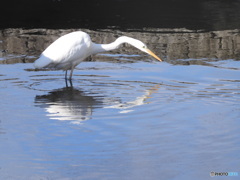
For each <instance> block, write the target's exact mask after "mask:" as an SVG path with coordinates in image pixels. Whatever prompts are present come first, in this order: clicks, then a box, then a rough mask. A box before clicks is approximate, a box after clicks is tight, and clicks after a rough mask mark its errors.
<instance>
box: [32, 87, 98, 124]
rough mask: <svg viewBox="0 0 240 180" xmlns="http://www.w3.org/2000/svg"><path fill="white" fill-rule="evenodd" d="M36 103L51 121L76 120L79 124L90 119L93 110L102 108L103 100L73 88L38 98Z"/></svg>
mask: <svg viewBox="0 0 240 180" xmlns="http://www.w3.org/2000/svg"><path fill="white" fill-rule="evenodd" d="M35 103H36V104H37V106H39V107H43V108H44V109H45V110H46V112H47V113H48V115H47V116H50V119H57V120H76V121H77V122H78V123H79V122H81V121H84V120H88V119H90V118H91V115H92V111H93V109H94V108H96V107H99V106H102V101H101V100H98V99H97V98H96V97H92V96H87V95H85V94H84V92H82V91H80V90H77V89H74V88H73V87H66V88H62V89H57V90H55V91H51V92H49V93H48V94H47V95H42V96H36V98H35Z"/></svg>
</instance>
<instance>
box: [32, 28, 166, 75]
mask: <svg viewBox="0 0 240 180" xmlns="http://www.w3.org/2000/svg"><path fill="white" fill-rule="evenodd" d="M123 43H128V44H131V45H132V46H134V47H136V48H138V49H139V50H141V51H143V52H145V53H148V54H150V55H151V56H153V57H154V58H156V59H157V60H159V61H162V60H161V59H160V58H159V57H158V56H156V55H155V54H154V53H153V52H152V51H150V50H149V49H148V48H147V46H146V45H145V44H144V43H143V42H141V41H139V40H137V39H133V38H130V37H127V36H121V37H119V38H117V39H116V40H115V41H114V42H112V43H110V44H95V43H93V42H92V41H91V38H90V36H89V35H88V34H87V33H85V32H82V31H76V32H72V33H69V34H66V35H64V36H62V37H60V38H58V39H57V40H56V41H54V42H53V43H52V44H51V45H49V46H48V47H47V48H46V49H45V50H44V51H43V52H42V54H41V55H40V57H39V58H38V59H37V60H36V61H35V62H34V67H35V68H37V69H41V68H50V69H59V70H60V69H61V70H64V71H66V73H65V79H67V71H68V70H71V72H70V76H69V79H71V78H72V74H73V70H74V68H75V67H76V66H77V65H78V64H79V63H80V62H82V61H83V60H84V59H86V58H87V57H88V56H90V55H93V54H97V53H101V52H105V51H111V50H114V49H117V48H118V47H119V46H120V45H121V44H123Z"/></svg>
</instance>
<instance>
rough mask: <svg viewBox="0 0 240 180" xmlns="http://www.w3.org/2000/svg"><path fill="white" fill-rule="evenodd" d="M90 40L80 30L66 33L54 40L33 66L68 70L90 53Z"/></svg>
mask: <svg viewBox="0 0 240 180" xmlns="http://www.w3.org/2000/svg"><path fill="white" fill-rule="evenodd" d="M91 45H92V41H91V39H90V37H89V35H88V34H87V33H85V32H82V31H77V32H72V33H69V34H66V35H64V36H62V37H60V38H59V39H57V40H56V41H54V42H53V43H52V44H51V45H50V46H48V47H47V49H46V50H44V51H43V52H42V54H41V55H40V57H39V58H38V59H37V60H36V61H35V63H34V66H35V68H54V69H62V70H70V69H73V68H74V67H75V66H77V65H78V64H79V63H80V62H81V61H83V60H84V59H85V58H87V57H88V56H89V55H90V54H91V53H90V52H89V50H90V49H91Z"/></svg>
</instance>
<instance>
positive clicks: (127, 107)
mask: <svg viewBox="0 0 240 180" xmlns="http://www.w3.org/2000/svg"><path fill="white" fill-rule="evenodd" d="M158 88H159V85H156V86H154V87H152V88H150V89H147V90H145V93H144V94H143V95H142V96H138V97H136V98H135V100H133V101H128V102H124V103H122V102H117V103H115V104H114V105H110V106H106V107H104V108H113V109H120V110H121V111H120V113H128V112H131V111H133V110H132V109H131V108H133V107H135V106H141V105H144V104H146V100H147V99H148V98H150V96H151V94H152V93H154V92H155V91H156V90H157V89H158Z"/></svg>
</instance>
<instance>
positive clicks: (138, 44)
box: [119, 36, 162, 61]
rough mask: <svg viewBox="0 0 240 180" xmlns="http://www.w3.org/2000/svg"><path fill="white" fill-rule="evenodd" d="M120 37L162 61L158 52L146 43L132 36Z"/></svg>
mask: <svg viewBox="0 0 240 180" xmlns="http://www.w3.org/2000/svg"><path fill="white" fill-rule="evenodd" d="M119 39H121V41H122V42H126V43H129V44H131V45H132V46H134V47H135V48H137V49H139V50H141V51H143V52H145V53H147V54H149V55H151V56H152V57H154V58H155V59H157V60H159V61H162V60H161V59H160V58H159V57H158V56H157V55H156V54H154V53H153V52H152V51H151V50H150V49H148V48H147V46H146V44H144V43H143V42H142V41H139V40H137V39H134V38H130V37H127V36H122V37H120V38H119Z"/></svg>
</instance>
